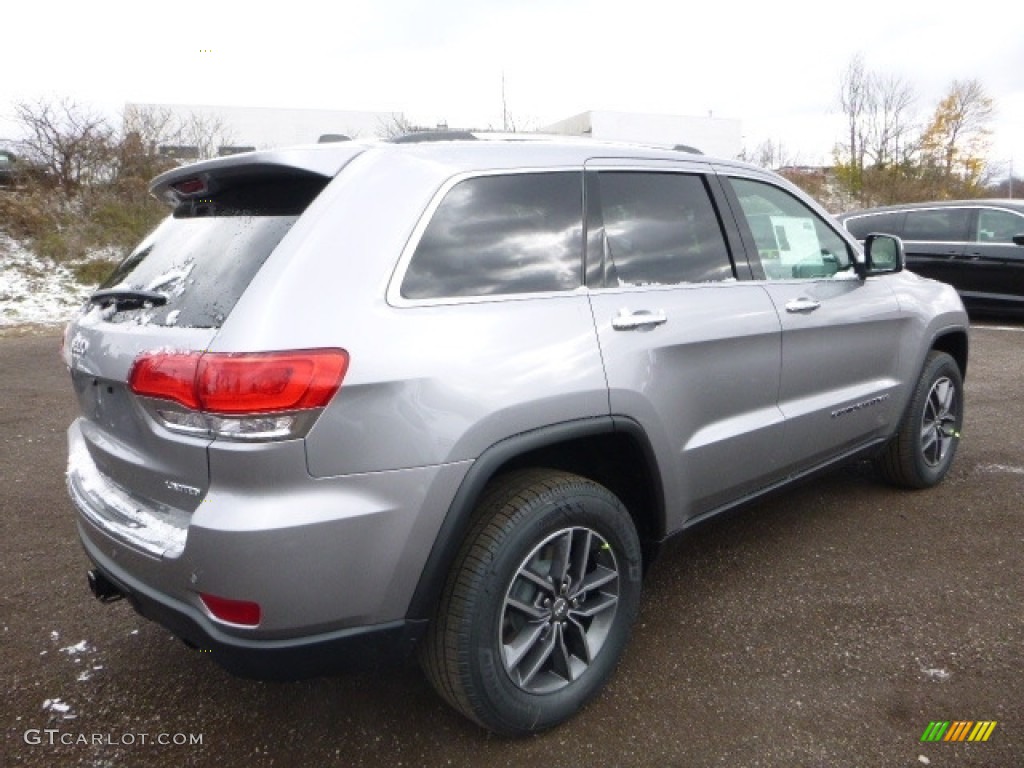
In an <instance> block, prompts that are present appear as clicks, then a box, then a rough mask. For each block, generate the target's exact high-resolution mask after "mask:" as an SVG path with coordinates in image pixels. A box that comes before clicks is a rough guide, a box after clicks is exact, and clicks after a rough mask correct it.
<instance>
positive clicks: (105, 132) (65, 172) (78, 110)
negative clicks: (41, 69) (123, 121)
mask: <svg viewBox="0 0 1024 768" xmlns="http://www.w3.org/2000/svg"><path fill="white" fill-rule="evenodd" d="M14 111H15V115H16V117H17V120H18V122H20V123H21V125H22V127H23V129H24V131H25V135H26V138H25V139H24V140H23V141H22V147H23V148H24V149H25V150H26V151H27V154H28V156H29V157H30V159H31V160H32V161H33V162H35V163H37V164H39V165H40V166H42V167H43V168H44V169H45V170H46V172H47V173H48V174H50V175H51V176H52V177H53V179H54V180H55V182H56V183H57V185H58V186H59V187H60V189H61V190H63V191H64V193H65V194H66V195H71V194H73V193H74V191H75V190H76V189H77V188H78V187H79V186H80V185H82V184H86V183H90V182H94V181H100V180H103V179H105V178H107V177H108V176H109V174H110V173H111V159H112V141H113V130H112V129H111V127H110V124H109V123H108V122H107V120H106V119H105V118H104V117H103V116H101V115H99V114H98V113H96V112H93V111H91V110H89V109H87V108H86V107H83V106H81V105H80V104H77V103H76V102H74V101H72V100H70V99H66V98H65V99H60V100H58V101H47V100H43V99H40V100H39V101H35V102H21V103H18V104H16V105H15V107H14Z"/></svg>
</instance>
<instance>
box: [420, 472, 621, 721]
mask: <svg viewBox="0 0 1024 768" xmlns="http://www.w3.org/2000/svg"><path fill="white" fill-rule="evenodd" d="M640 580H641V552H640V542H639V539H638V537H637V534H636V529H635V527H634V525H633V522H632V520H631V518H630V516H629V513H628V512H627V511H626V509H625V507H624V506H623V505H622V503H621V502H620V501H619V500H618V499H617V498H616V497H615V496H614V495H613V494H612V493H611V492H609V491H608V490H607V489H606V488H604V487H602V486H600V485H598V484H597V483H594V482H592V481H590V480H587V479H585V478H582V477H579V476H577V475H572V474H569V473H566V472H559V471H554V470H525V471H518V472H513V473H511V474H509V475H506V476H504V477H502V478H500V479H499V480H497V481H496V482H495V483H493V484H492V486H491V487H490V489H489V490H488V492H487V493H485V495H484V497H483V499H482V500H481V502H480V505H479V507H478V509H477V518H476V523H475V525H474V527H473V529H472V531H471V532H470V535H469V536H468V537H467V540H466V542H465V543H464V545H463V546H462V549H461V550H460V552H459V554H458V556H457V557H456V561H455V564H454V566H453V569H452V573H451V574H450V575H449V578H448V581H447V583H446V585H445V589H444V592H443V595H442V597H441V601H440V604H439V607H438V611H437V614H436V615H435V617H434V620H433V621H432V622H431V627H430V630H429V631H428V633H427V637H426V638H425V639H424V641H423V643H422V645H421V648H420V660H421V663H422V664H423V667H424V670H425V672H426V674H427V677H428V678H429V679H430V681H431V683H432V684H433V685H434V687H435V688H436V689H437V690H438V692H439V693H440V694H441V695H442V696H443V697H444V698H445V699H446V700H447V701H448V703H449V704H451V705H452V706H453V707H455V709H457V710H459V711H460V712H462V713H463V714H464V715H466V716H467V717H469V718H471V719H472V720H475V721H476V722H477V723H479V724H480V725H482V726H484V727H485V728H488V729H490V730H492V731H495V732H497V733H502V734H509V735H518V734H526V733H533V732H537V731H541V730H543V729H545V728H550V727H551V726H554V725H556V724H558V723H560V722H562V721H564V720H566V719H567V718H569V717H571V716H572V715H573V714H575V713H576V712H577V711H578V710H579V709H580V707H582V706H583V705H584V704H585V703H586V702H587V701H589V700H590V699H591V698H593V697H594V696H595V695H596V694H597V692H598V691H599V690H600V689H601V687H602V686H603V685H604V683H605V682H606V680H607V679H608V677H609V676H610V675H611V673H612V671H613V670H614V668H615V665H616V663H617V662H618V660H619V657H620V656H621V654H622V650H623V648H624V647H625V645H626V642H627V640H628V638H629V633H630V628H631V627H632V624H633V621H634V619H635V617H636V613H637V609H638V607H639V602H640Z"/></svg>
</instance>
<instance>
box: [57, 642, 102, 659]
mask: <svg viewBox="0 0 1024 768" xmlns="http://www.w3.org/2000/svg"><path fill="white" fill-rule="evenodd" d="M92 650H94V649H93V647H92V646H91V645H89V641H88V640H83V641H82V642H80V643H75V644H74V645H69V646H67V647H66V648H61V651H62V652H63V653H66V654H68V655H69V656H74V655H75V654H76V653H86V652H87V651H92Z"/></svg>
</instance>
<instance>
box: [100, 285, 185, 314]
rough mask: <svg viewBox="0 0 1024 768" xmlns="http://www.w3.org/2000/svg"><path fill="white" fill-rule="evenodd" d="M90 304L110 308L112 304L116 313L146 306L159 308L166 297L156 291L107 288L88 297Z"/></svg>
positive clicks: (165, 301)
mask: <svg viewBox="0 0 1024 768" xmlns="http://www.w3.org/2000/svg"><path fill="white" fill-rule="evenodd" d="M89 303H90V304H99V305H100V306H104V307H106V306H110V305H111V304H113V305H114V306H115V307H116V308H117V309H118V311H121V310H125V309H139V308H141V307H144V306H146V305H147V304H148V305H149V306H151V307H160V306H163V305H164V304H166V303H167V295H166V294H164V293H158V292H157V291H132V290H129V289H125V288H107V289H105V290H101V291H95V292H93V294H92V295H91V296H90V297H89Z"/></svg>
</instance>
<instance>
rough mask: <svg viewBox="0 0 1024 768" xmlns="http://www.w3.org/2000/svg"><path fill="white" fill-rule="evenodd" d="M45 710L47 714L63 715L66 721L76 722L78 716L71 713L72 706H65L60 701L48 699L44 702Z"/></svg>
mask: <svg viewBox="0 0 1024 768" xmlns="http://www.w3.org/2000/svg"><path fill="white" fill-rule="evenodd" d="M43 709H44V710H45V711H47V712H55V713H56V714H58V715H62V716H63V717H64V719H65V720H74V719H75V718H76V717H78V715H76V714H74V713H72V712H71V705H70V704H65V703H64V702H63V701H61V700H60V699H47V700H46V701H44V702H43Z"/></svg>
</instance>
